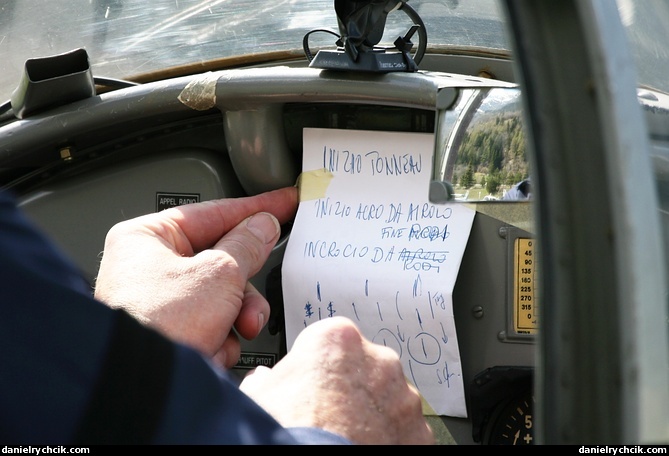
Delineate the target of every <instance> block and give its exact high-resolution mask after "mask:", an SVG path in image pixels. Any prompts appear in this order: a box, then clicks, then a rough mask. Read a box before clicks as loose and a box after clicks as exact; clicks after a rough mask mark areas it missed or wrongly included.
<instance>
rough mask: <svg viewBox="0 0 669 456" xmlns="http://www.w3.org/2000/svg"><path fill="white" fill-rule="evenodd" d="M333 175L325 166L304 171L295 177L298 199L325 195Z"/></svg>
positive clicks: (307, 199)
mask: <svg viewBox="0 0 669 456" xmlns="http://www.w3.org/2000/svg"><path fill="white" fill-rule="evenodd" d="M333 177H334V175H333V174H332V173H331V172H330V171H328V170H326V169H325V168H321V169H314V170H312V171H304V172H303V173H302V174H300V175H299V177H298V178H297V188H298V190H299V191H300V201H309V200H314V199H318V198H323V197H325V193H326V192H327V190H328V186H329V185H330V181H331V180H332V178H333Z"/></svg>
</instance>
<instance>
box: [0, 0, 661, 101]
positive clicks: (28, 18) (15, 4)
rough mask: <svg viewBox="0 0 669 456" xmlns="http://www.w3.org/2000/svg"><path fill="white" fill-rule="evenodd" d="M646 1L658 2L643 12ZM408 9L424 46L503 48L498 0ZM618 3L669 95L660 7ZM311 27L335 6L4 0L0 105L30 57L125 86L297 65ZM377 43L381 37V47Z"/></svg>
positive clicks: (394, 22) (268, 0)
mask: <svg viewBox="0 0 669 456" xmlns="http://www.w3.org/2000/svg"><path fill="white" fill-rule="evenodd" d="M652 3H656V4H657V5H653V6H654V8H653V9H649V8H647V6H648V5H649V4H652ZM407 4H408V5H409V6H410V7H411V8H412V9H414V10H415V11H416V12H417V13H418V15H419V16H420V17H421V19H422V20H423V22H424V23H425V27H426V30H427V33H428V40H427V41H428V45H429V46H430V47H444V48H447V47H458V48H467V49H471V50H472V51H474V50H476V49H488V50H489V49H493V50H508V49H509V44H508V40H507V37H506V30H505V26H504V23H503V21H502V19H501V17H502V14H501V9H500V5H499V2H498V0H435V1H429V0H411V1H409V2H408V3H407ZM618 4H619V8H620V10H621V16H622V17H623V22H624V23H625V24H626V26H628V30H629V31H630V38H631V40H632V42H633V43H634V45H635V51H636V56H637V63H638V66H639V68H640V70H639V72H640V83H641V84H645V85H649V86H651V87H655V88H657V89H661V90H664V91H669V90H668V88H667V86H668V85H669V84H668V83H667V78H666V77H665V75H666V74H667V70H668V68H667V63H666V62H669V59H667V52H669V51H668V50H667V47H666V46H665V45H664V43H667V42H669V36H668V35H669V31H668V29H667V27H664V26H663V24H667V23H669V14H668V13H667V11H668V9H669V6H667V2H666V1H665V0H642V1H639V0H618ZM648 11H652V14H649V13H648ZM657 11H660V14H657ZM410 25H411V21H410V20H409V18H408V17H407V16H406V15H405V14H402V13H401V12H392V13H390V15H389V16H388V23H387V25H386V36H387V37H390V38H391V41H392V40H394V38H396V37H397V36H399V35H404V34H405V33H406V32H407V30H408V28H409V26H410ZM315 29H328V30H331V31H334V32H336V33H338V32H339V30H338V26H337V17H336V14H335V11H334V1H333V0H309V1H305V0H301V1H298V0H152V1H151V2H148V1H146V0H53V1H44V0H2V1H1V2H0V58H1V59H2V72H1V73H0V102H1V101H4V100H7V99H9V97H10V96H11V92H12V91H13V90H14V88H15V87H16V85H17V84H18V81H19V80H20V75H21V73H22V71H23V66H24V63H25V61H26V60H27V59H29V58H36V57H45V56H50V55H54V54H60V53H64V52H68V51H71V50H73V49H77V48H85V49H86V50H87V52H88V55H89V59H90V64H91V67H92V70H93V74H94V75H95V76H99V77H109V78H119V79H131V78H132V77H133V76H136V75H140V74H145V73H151V72H154V71H157V70H161V69H166V68H171V67H177V66H182V65H191V66H194V68H197V65H201V64H202V63H203V62H207V61H211V60H216V59H221V58H231V57H241V56H252V55H257V54H263V53H267V52H276V51H292V52H293V53H294V56H295V57H296V58H300V56H304V53H303V47H302V40H303V38H304V36H305V34H307V33H308V32H309V31H312V30H315ZM658 34H661V35H662V36H659V35H658ZM335 41H336V37H334V36H332V35H330V34H327V33H314V34H312V35H310V38H309V45H310V46H313V47H314V48H319V47H329V48H332V47H334V45H335ZM384 42H385V38H384V40H383V41H382V43H380V44H383V43H384ZM250 61H251V60H247V61H246V62H250ZM238 63H239V64H244V63H245V61H244V60H240V61H239V62H238ZM660 63H661V64H660Z"/></svg>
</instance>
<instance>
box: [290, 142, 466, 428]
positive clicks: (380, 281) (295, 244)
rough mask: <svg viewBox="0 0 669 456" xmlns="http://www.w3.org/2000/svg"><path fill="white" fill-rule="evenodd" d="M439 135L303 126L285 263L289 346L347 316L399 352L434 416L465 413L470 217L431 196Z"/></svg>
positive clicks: (374, 338) (371, 336) (458, 207)
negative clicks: (463, 307)
mask: <svg viewBox="0 0 669 456" xmlns="http://www.w3.org/2000/svg"><path fill="white" fill-rule="evenodd" d="M433 147H434V137H433V135H431V134H424V133H398V132H378V131H373V132H372V131H360V130H336V129H305V130H304V159H303V172H302V176H301V179H300V195H301V200H300V205H299V208H298V212H297V216H296V219H295V223H294V225H293V228H292V231H291V234H290V239H289V241H288V245H287V247H286V252H285V256H284V263H283V270H282V277H283V279H282V280H283V293H284V303H285V316H286V339H287V346H288V348H289V349H290V347H291V346H292V344H293V342H294V340H295V337H297V334H298V333H299V332H300V331H301V330H302V329H304V328H305V327H306V326H307V325H309V324H311V323H314V322H316V321H318V320H321V319H324V318H329V317H332V316H335V315H342V316H346V317H348V318H351V319H352V320H353V321H355V322H356V323H357V324H358V326H359V327H360V328H361V330H362V331H363V333H364V334H365V336H366V337H368V338H369V339H371V340H372V341H374V342H376V343H379V344H383V345H386V346H388V347H391V348H393V349H394V350H395V351H396V352H397V353H398V354H399V355H400V359H401V360H402V363H403V366H404V371H405V374H406V376H407V378H408V379H409V380H410V381H411V382H412V383H413V384H414V385H415V386H416V387H417V388H418V389H419V391H420V392H421V394H422V395H423V397H424V398H425V400H426V402H427V403H428V404H429V406H430V407H431V408H432V410H433V411H434V413H436V414H438V415H448V416H456V417H466V416H467V410H466V406H465V398H464V389H463V381H462V369H461V362H460V351H459V348H458V339H457V335H456V333H455V323H454V320H453V299H452V295H453V287H454V285H455V280H456V278H457V274H458V270H459V268H460V263H461V261H462V256H463V253H464V250H465V247H466V245H467V240H468V239H469V233H470V231H471V226H472V222H473V220H474V211H473V210H472V209H470V208H468V207H466V206H464V205H461V204H452V205H433V204H431V203H429V201H428V188H429V182H430V178H431V175H432V154H433Z"/></svg>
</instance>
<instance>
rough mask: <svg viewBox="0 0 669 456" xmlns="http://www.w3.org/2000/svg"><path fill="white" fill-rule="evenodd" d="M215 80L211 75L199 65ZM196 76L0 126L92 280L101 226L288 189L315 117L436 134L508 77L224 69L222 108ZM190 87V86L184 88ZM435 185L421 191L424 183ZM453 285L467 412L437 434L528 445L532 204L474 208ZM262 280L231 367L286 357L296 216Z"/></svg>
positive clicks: (24, 201)
mask: <svg viewBox="0 0 669 456" xmlns="http://www.w3.org/2000/svg"><path fill="white" fill-rule="evenodd" d="M206 77H207V78H211V77H212V76H211V74H209V75H207V76H206ZM201 78H202V76H198V75H195V76H192V77H183V78H177V79H174V80H171V81H163V82H157V83H150V84H145V85H142V86H136V87H132V88H128V89H124V90H123V91H116V92H110V93H107V94H103V95H101V96H98V97H95V98H91V99H87V100H83V101H80V102H78V103H77V104H76V106H75V105H72V106H63V107H61V108H57V109H55V110H53V111H50V112H48V113H45V114H41V115H38V116H35V117H34V118H32V119H29V120H27V121H22V122H18V123H15V124H8V125H5V126H3V127H0V137H3V138H5V139H3V140H2V143H1V144H0V147H1V151H2V156H1V157H0V179H1V183H2V184H3V185H4V186H6V187H8V188H10V189H12V190H13V191H14V192H15V193H17V195H18V196H19V200H20V204H21V206H22V207H23V209H24V210H25V211H26V212H27V213H28V215H29V216H30V217H32V218H33V219H34V220H35V221H36V223H37V224H38V225H39V226H41V227H42V228H43V229H44V230H45V231H46V232H47V233H48V234H49V235H50V236H51V237H52V238H53V239H54V240H56V242H57V243H58V244H59V245H60V246H61V247H62V248H63V249H64V250H65V251H66V252H67V253H68V254H69V255H70V256H71V257H73V258H74V259H75V261H76V262H77V264H78V265H80V267H81V269H82V271H83V272H84V274H85V275H86V277H88V278H89V280H90V282H91V284H92V283H94V277H95V275H96V271H97V263H98V255H99V253H100V251H101V250H102V247H103V242H104V236H105V234H106V232H107V230H108V229H109V228H110V227H111V226H112V225H113V224H114V223H116V222H118V221H121V220H123V219H127V218H130V217H134V216H138V215H141V214H144V213H147V212H153V211H158V210H162V209H164V208H167V207H171V206H174V205H179V204H183V203H185V202H192V201H205V200H208V199H215V198H231V197H238V196H243V195H247V194H255V193H258V192H262V191H265V190H270V189H273V188H277V187H280V186H284V185H293V184H294V183H295V181H296V178H297V176H298V175H299V170H300V161H301V150H302V130H303V129H304V128H308V127H317V128H339V129H342V128H343V129H356V130H372V131H407V132H420V133H436V132H437V129H438V127H437V125H438V122H439V120H438V119H439V117H438V115H437V113H438V112H439V110H448V108H449V107H450V106H451V105H452V104H453V103H455V102H456V101H457V100H458V99H459V97H460V95H461V93H462V89H463V88H466V89H468V90H469V89H472V88H478V87H484V88H487V87H490V86H491V85H492V86H498V85H499V86H506V84H504V83H500V82H495V81H490V80H485V79H481V78H472V77H467V78H464V77H458V76H454V75H450V74H442V73H429V72H425V73H421V74H419V75H411V77H409V75H405V74H391V75H386V76H373V77H371V78H361V77H360V76H359V75H355V74H353V75H349V74H339V73H335V74H332V73H329V72H323V71H321V70H313V69H299V68H298V69H289V68H281V69H250V70H248V71H244V70H234V71H229V72H226V71H224V72H221V73H220V74H218V75H217V81H218V82H217V85H216V97H215V105H214V106H213V107H210V108H206V109H202V110H200V109H193V108H192V107H189V106H186V105H184V104H183V103H181V102H180V101H179V96H180V95H181V94H183V92H184V90H190V89H188V87H189V84H191V83H192V82H193V81H198V80H201ZM190 87H192V85H191V86H190ZM426 191H427V189H426ZM471 206H472V207H473V208H474V209H475V210H476V215H475V218H474V222H473V226H472V230H471V234H470V237H469V241H468V244H467V247H466V250H465V255H464V258H463V261H462V264H461V267H460V270H459V272H458V278H457V282H456V285H455V288H454V291H453V303H454V309H453V311H454V316H455V322H456V329H457V333H458V339H459V346H460V354H461V358H462V364H463V376H464V381H465V392H466V401H467V408H468V412H469V414H468V418H453V417H445V416H430V417H429V419H430V421H431V424H432V425H433V428H435V433H436V434H437V436H438V437H439V439H440V441H441V442H442V443H458V444H489V443H506V444H521V443H531V440H532V433H531V432H532V427H531V423H532V421H531V417H532V402H533V400H532V368H533V365H534V338H535V335H536V330H537V324H536V318H537V315H538V310H539V309H540V301H539V297H538V296H537V295H536V291H535V290H536V281H537V265H536V263H535V256H536V254H535V252H536V246H535V243H534V240H533V215H532V206H531V203H529V202H514V203H511V204H510V203H506V202H495V201H487V202H484V203H474V204H472V205H471ZM283 228H284V235H283V236H282V239H281V240H280V241H279V243H278V244H277V247H276V248H275V250H274V252H273V253H272V255H271V257H270V259H269V261H268V263H267V264H266V265H265V267H264V268H263V270H262V271H260V273H259V274H258V275H257V276H256V277H255V278H254V279H253V283H254V285H255V286H256V287H257V288H258V289H259V290H264V292H265V295H266V296H267V297H268V300H269V301H270V304H271V306H272V317H271V321H270V322H269V324H268V327H267V328H266V330H265V331H263V333H262V334H261V335H260V336H259V337H258V338H257V339H256V340H253V341H244V342H243V345H242V351H243V353H242V357H241V359H240V362H239V364H238V366H237V367H236V370H237V371H239V373H240V375H243V373H244V372H246V371H247V370H248V369H250V368H253V367H255V366H257V365H265V366H268V367H271V366H272V365H273V364H274V363H276V362H277V361H278V360H279V359H280V358H281V356H282V355H283V354H285V338H284V335H283V332H282V330H283V327H282V324H283V321H282V305H283V302H282V295H281V290H280V280H277V274H278V271H279V269H280V268H279V267H280V265H281V261H282V255H283V252H284V250H285V246H286V242H287V239H288V237H289V236H290V226H285V227H283Z"/></svg>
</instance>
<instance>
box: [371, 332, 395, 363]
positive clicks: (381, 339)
mask: <svg viewBox="0 0 669 456" xmlns="http://www.w3.org/2000/svg"><path fill="white" fill-rule="evenodd" d="M372 342H374V343H375V344H379V345H384V346H386V347H390V348H392V349H393V350H395V351H396V352H397V354H398V355H400V358H401V357H402V344H400V341H399V339H398V338H397V336H396V335H395V334H394V333H393V332H392V331H391V330H389V329H387V328H383V329H381V330H379V332H377V333H376V336H374V338H373V339H372Z"/></svg>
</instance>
